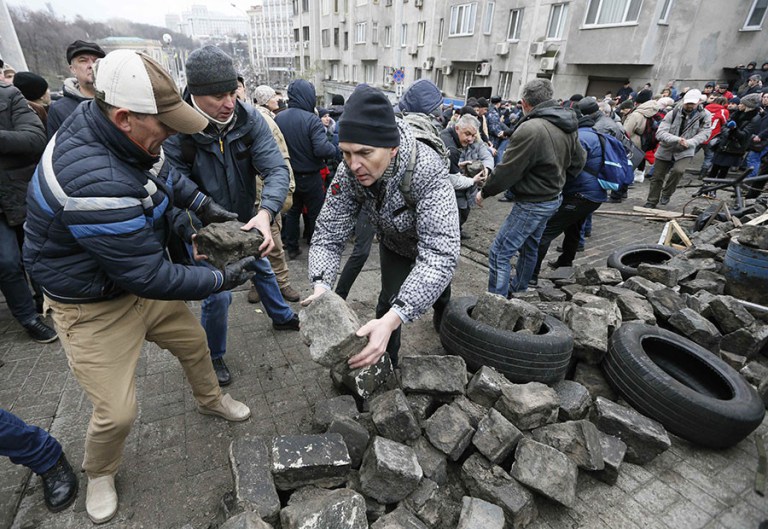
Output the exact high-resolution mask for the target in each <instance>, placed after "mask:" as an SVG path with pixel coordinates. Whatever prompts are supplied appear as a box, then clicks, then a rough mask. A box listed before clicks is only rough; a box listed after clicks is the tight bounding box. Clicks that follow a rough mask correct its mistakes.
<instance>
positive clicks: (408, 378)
mask: <svg viewBox="0 0 768 529" xmlns="http://www.w3.org/2000/svg"><path fill="white" fill-rule="evenodd" d="M400 378H401V385H402V388H403V390H404V391H405V392H411V393H429V394H432V395H462V394H464V388H465V386H466V385H467V364H466V363H465V362H464V359H463V358H461V357H460V356H449V355H432V356H406V357H403V358H401V359H400Z"/></svg>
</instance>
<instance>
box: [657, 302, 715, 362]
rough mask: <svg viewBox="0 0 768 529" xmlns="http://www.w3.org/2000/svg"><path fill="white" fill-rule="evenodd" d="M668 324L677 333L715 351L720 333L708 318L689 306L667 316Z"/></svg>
mask: <svg viewBox="0 0 768 529" xmlns="http://www.w3.org/2000/svg"><path fill="white" fill-rule="evenodd" d="M669 324H670V325H671V326H672V327H673V328H674V329H675V330H676V331H677V332H678V333H679V334H682V335H683V336H685V337H686V338H688V339H689V340H691V341H693V342H696V343H697V344H699V345H701V346H702V347H704V348H705V349H708V350H710V351H712V352H713V353H717V352H718V351H719V350H720V340H721V339H722V335H721V334H720V331H718V330H717V327H715V325H714V324H713V323H712V322H710V321H709V320H708V319H706V318H705V317H703V316H702V315H700V314H699V313H698V312H694V311H693V310H691V309H689V308H684V309H681V310H679V311H677V312H675V313H674V314H672V316H670V317H669Z"/></svg>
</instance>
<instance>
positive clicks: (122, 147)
mask: <svg viewBox="0 0 768 529" xmlns="http://www.w3.org/2000/svg"><path fill="white" fill-rule="evenodd" d="M82 111H83V112H84V113H86V118H87V119H88V121H90V122H91V123H92V125H93V130H94V133H95V134H96V135H97V136H98V137H99V138H100V139H101V140H102V141H103V142H104V144H105V145H107V146H108V148H109V150H110V151H112V152H113V153H115V155H116V156H117V157H118V158H120V159H121V160H124V161H125V162H127V163H128V164H129V165H133V166H136V167H138V168H139V169H141V170H143V171H149V170H150V169H152V167H153V166H154V165H155V164H156V163H157V162H158V161H159V160H160V156H159V155H158V156H153V155H151V154H150V153H148V152H147V151H145V150H144V149H142V148H141V147H139V146H138V145H137V144H136V143H134V142H133V141H132V140H131V139H130V138H129V137H128V136H127V135H126V134H125V133H124V132H123V131H121V130H120V129H118V128H117V127H116V126H115V124H114V123H112V122H111V121H110V120H109V119H108V118H107V117H106V116H105V115H104V114H103V113H102V112H101V110H99V107H97V106H96V103H95V102H93V101H90V102H88V103H86V104H85V105H83V110H82Z"/></svg>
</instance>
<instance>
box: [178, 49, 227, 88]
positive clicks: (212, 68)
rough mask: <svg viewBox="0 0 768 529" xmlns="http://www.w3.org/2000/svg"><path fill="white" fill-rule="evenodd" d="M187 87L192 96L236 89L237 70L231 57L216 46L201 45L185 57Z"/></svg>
mask: <svg viewBox="0 0 768 529" xmlns="http://www.w3.org/2000/svg"><path fill="white" fill-rule="evenodd" d="M186 66H187V88H188V89H189V93H190V94H192V95H193V96H209V95H214V94H223V93H225V92H231V91H233V90H237V70H235V65H234V64H233V62H232V58H231V57H230V56H229V55H227V54H226V53H224V52H223V51H222V50H221V49H220V48H217V47H216V46H210V45H209V46H203V47H202V48H199V49H197V50H195V51H193V52H192V53H190V54H189V58H187V65H186Z"/></svg>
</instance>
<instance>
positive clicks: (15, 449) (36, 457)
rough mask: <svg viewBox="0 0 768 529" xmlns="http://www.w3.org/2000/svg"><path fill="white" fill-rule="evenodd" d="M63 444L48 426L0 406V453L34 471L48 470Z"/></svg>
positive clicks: (57, 457)
mask: <svg viewBox="0 0 768 529" xmlns="http://www.w3.org/2000/svg"><path fill="white" fill-rule="evenodd" d="M61 452H62V450H61V445H60V444H59V442H58V441H57V440H56V439H55V438H54V437H53V436H51V435H50V434H49V433H48V432H46V431H45V430H43V429H41V428H38V427H37V426H32V425H30V424H27V423H25V422H24V421H22V420H21V419H19V418H18V417H16V416H15V415H14V414H12V413H11V412H8V411H5V410H4V409H2V408H0V456H7V457H10V458H11V463H14V464H16V465H24V466H25V467H28V468H30V469H31V470H32V472H34V473H35V474H44V473H45V472H48V471H49V470H50V469H51V468H52V467H53V465H55V464H56V462H57V461H58V460H59V458H60V457H61Z"/></svg>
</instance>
